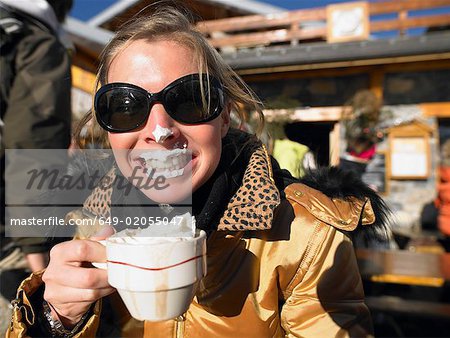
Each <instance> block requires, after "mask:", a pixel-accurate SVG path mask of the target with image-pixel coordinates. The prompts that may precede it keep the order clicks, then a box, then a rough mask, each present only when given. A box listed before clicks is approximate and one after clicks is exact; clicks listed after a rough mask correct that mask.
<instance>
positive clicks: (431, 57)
mask: <svg viewBox="0 0 450 338" xmlns="http://www.w3.org/2000/svg"><path fill="white" fill-rule="evenodd" d="M447 59H450V53H439V54H426V55H411V56H397V57H389V58H377V59H368V60H355V61H339V62H324V63H311V64H304V65H292V66H279V67H265V68H251V69H237V70H236V72H237V73H238V74H239V75H250V74H267V73H275V72H293V71H303V70H317V69H330V68H343V67H359V66H376V65H387V64H396V63H409V62H422V61H437V60H444V61H445V60H447Z"/></svg>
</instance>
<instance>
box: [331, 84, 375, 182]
mask: <svg viewBox="0 0 450 338" xmlns="http://www.w3.org/2000/svg"><path fill="white" fill-rule="evenodd" d="M345 107H346V108H345V109H344V111H343V113H342V120H343V126H344V130H345V141H346V142H347V145H346V151H345V153H344V154H343V155H342V156H341V158H340V161H339V167H340V168H341V169H343V170H349V171H353V172H355V173H356V174H357V175H359V176H360V177H362V176H363V174H364V173H365V172H366V168H367V165H368V163H369V162H370V161H371V160H372V159H373V157H374V156H375V154H376V150H377V149H376V146H377V142H378V141H379V139H380V137H381V135H380V132H379V131H378V130H377V124H378V122H379V118H380V112H381V101H380V100H379V99H378V98H377V97H376V95H375V94H374V93H373V92H372V91H370V90H361V91H359V92H357V93H356V94H355V95H354V96H353V98H352V99H351V100H350V101H349V102H348V103H347V104H346V106H345Z"/></svg>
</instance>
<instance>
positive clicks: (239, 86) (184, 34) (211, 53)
mask: <svg viewBox="0 0 450 338" xmlns="http://www.w3.org/2000/svg"><path fill="white" fill-rule="evenodd" d="M193 22H194V20H193V17H192V14H191V13H189V12H188V11H187V10H181V9H179V8H176V7H174V6H168V5H167V4H166V5H164V6H161V5H159V6H158V7H157V8H156V9H155V10H154V11H153V12H152V13H151V14H150V15H146V16H140V17H138V18H133V19H131V20H130V21H129V22H128V23H126V24H125V25H124V26H122V27H121V29H120V30H119V31H118V32H117V33H116V35H115V36H114V38H113V39H112V40H111V41H110V42H109V43H108V44H107V46H106V47H105V49H104V50H103V52H102V54H101V56H100V63H99V69H98V73H97V80H96V88H99V87H100V86H101V85H104V84H106V83H107V78H108V70H109V67H110V65H111V63H112V61H113V60H114V58H115V57H116V56H117V55H118V54H119V53H120V51H122V50H123V49H124V48H126V46H127V45H128V44H129V43H131V42H133V41H136V40H147V41H149V42H151V41H158V40H168V41H175V42H177V43H179V44H180V45H182V46H185V47H187V48H189V49H191V50H192V51H193V53H194V57H195V60H196V62H197V63H198V69H199V73H203V74H211V75H213V76H214V77H216V78H217V79H218V80H219V81H220V82H221V83H222V85H223V89H224V93H225V97H226V98H227V103H228V104H230V105H231V110H232V111H234V112H235V113H236V114H237V115H238V116H239V118H240V120H241V121H244V120H245V115H246V113H247V112H256V116H257V117H258V118H257V128H256V131H255V134H256V135H257V136H259V135H260V133H261V132H262V130H263V126H264V117H263V113H262V103H261V101H260V100H259V99H258V98H257V97H256V95H255V94H254V93H253V91H252V90H251V89H250V88H249V87H248V86H247V85H246V84H245V83H244V81H243V80H242V79H241V78H240V77H239V75H237V74H236V72H234V71H233V70H232V69H231V67H230V66H229V65H228V64H226V63H225V61H224V60H223V59H222V57H221V56H220V54H219V53H218V52H217V51H216V50H215V49H214V48H213V47H212V46H211V45H210V44H209V43H208V41H207V39H206V37H205V36H203V35H202V34H201V33H200V32H199V31H198V30H197V29H196V27H195V25H194V23H193ZM91 119H94V120H95V112H94V111H93V110H91V111H90V112H88V113H87V114H86V116H85V117H84V118H83V120H82V121H81V123H80V125H79V128H78V130H77V132H76V139H77V141H78V143H80V133H79V131H80V130H81V129H80V128H83V126H84V125H86V124H87V123H88V122H89V121H90V120H91ZM91 128H94V129H97V130H93V131H91V134H93V135H97V134H99V133H100V134H102V135H103V137H104V138H105V139H107V133H106V131H103V130H102V129H101V128H100V126H99V125H98V123H92V124H91Z"/></svg>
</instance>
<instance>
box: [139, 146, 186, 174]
mask: <svg viewBox="0 0 450 338" xmlns="http://www.w3.org/2000/svg"><path fill="white" fill-rule="evenodd" d="M191 159H192V152H191V151H190V150H188V149H172V150H168V149H159V150H149V151H146V152H143V153H141V154H140V155H139V157H138V161H139V163H140V164H141V166H142V167H143V168H144V169H145V173H146V174H147V175H148V176H149V177H150V176H164V177H165V178H174V177H178V176H181V175H183V173H184V168H185V167H186V165H187V164H188V163H189V162H190V161H191ZM153 170H154V173H153V174H152V171H153Z"/></svg>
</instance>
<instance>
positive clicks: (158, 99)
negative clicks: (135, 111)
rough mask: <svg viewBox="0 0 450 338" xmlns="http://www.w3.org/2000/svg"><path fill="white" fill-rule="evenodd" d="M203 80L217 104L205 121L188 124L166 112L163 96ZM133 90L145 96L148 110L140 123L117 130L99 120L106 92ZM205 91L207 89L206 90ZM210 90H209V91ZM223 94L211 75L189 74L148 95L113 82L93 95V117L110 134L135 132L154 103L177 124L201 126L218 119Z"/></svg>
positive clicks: (123, 83)
mask: <svg viewBox="0 0 450 338" xmlns="http://www.w3.org/2000/svg"><path fill="white" fill-rule="evenodd" d="M202 78H203V81H207V83H208V82H209V88H214V89H215V90H217V92H218V94H219V95H218V96H219V99H218V102H217V104H216V107H215V108H214V112H213V113H212V114H211V115H210V116H208V117H207V118H205V119H202V120H199V121H196V122H190V121H187V120H183V119H182V118H179V117H176V116H174V115H176V114H175V113H174V112H171V111H170V110H168V109H167V108H166V100H165V95H167V93H168V92H169V91H170V90H171V89H173V88H174V87H176V86H179V85H180V84H183V83H186V82H190V81H194V80H198V81H201V80H202ZM117 88H119V89H133V90H137V91H139V92H141V93H143V94H145V95H146V97H147V103H148V108H147V112H146V113H145V115H144V116H143V119H142V121H141V122H140V123H138V124H136V125H135V126H133V127H130V128H124V129H118V128H114V127H112V126H110V125H108V124H107V123H106V122H105V121H103V119H102V118H101V115H100V114H99V112H98V110H97V107H98V104H99V100H100V98H101V97H102V96H103V95H104V94H105V93H107V92H109V91H111V90H114V89H117ZM206 89H207V88H206ZM210 90H211V89H210ZM224 101H225V99H224V92H223V86H222V83H221V82H220V81H219V80H218V79H217V78H215V77H213V76H212V75H208V76H207V75H206V74H202V77H200V75H199V74H189V75H186V76H182V77H180V78H178V79H176V80H175V81H173V82H171V83H169V84H168V85H167V86H166V87H165V88H164V89H163V90H161V91H159V92H157V93H150V92H149V91H147V90H145V89H144V88H141V87H139V86H136V85H134V84H131V83H125V82H113V83H108V84H106V85H104V86H102V87H100V89H99V90H98V91H97V92H96V93H95V99H94V109H95V117H96V119H97V122H98V123H99V124H100V126H101V127H102V128H103V129H105V130H106V131H109V132H112V133H126V132H129V131H132V130H135V129H137V128H139V127H141V126H143V125H144V124H145V122H146V121H147V120H148V118H149V116H150V112H151V110H152V107H153V105H154V104H155V103H161V104H162V105H163V107H164V109H165V111H166V112H167V114H169V116H170V117H171V118H172V119H174V120H175V121H177V122H180V123H183V124H187V125H196V124H202V123H206V122H209V121H211V120H214V119H215V118H216V117H218V116H219V115H220V113H221V112H222V110H223V108H224Z"/></svg>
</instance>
